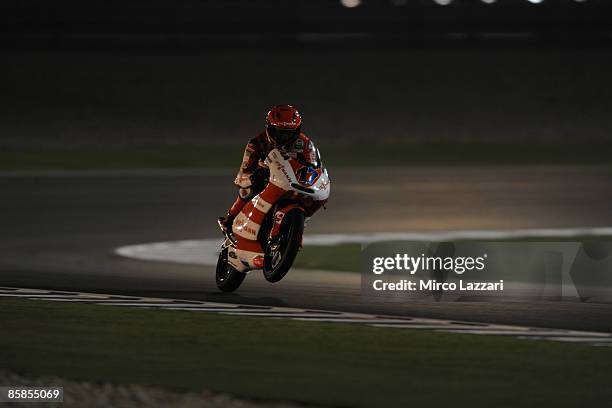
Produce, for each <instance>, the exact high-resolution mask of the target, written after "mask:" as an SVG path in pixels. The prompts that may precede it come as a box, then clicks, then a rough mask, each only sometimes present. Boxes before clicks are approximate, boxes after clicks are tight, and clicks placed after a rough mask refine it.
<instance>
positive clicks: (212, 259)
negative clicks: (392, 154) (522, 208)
mask: <svg viewBox="0 0 612 408" xmlns="http://www.w3.org/2000/svg"><path fill="white" fill-rule="evenodd" d="M595 235H612V227H602V228H539V229H516V230H457V231H439V232H386V233H376V234H310V235H305V236H304V244H305V245H338V244H346V243H357V244H367V243H371V242H381V241H449V240H450V241H452V240H457V239H483V240H487V239H512V238H535V237H551V238H571V237H578V236H595ZM221 241H222V239H221V238H209V239H199V240H183V241H166V242H152V243H147V244H138V245H128V246H123V247H119V248H116V249H115V251H114V252H115V254H117V255H120V256H123V257H127V258H133V259H140V260H147V261H159V262H172V263H180V264H194V265H209V266H210V265H216V264H217V254H218V251H219V247H220V245H221Z"/></svg>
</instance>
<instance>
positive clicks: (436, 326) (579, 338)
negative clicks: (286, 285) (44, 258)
mask: <svg viewBox="0 0 612 408" xmlns="http://www.w3.org/2000/svg"><path fill="white" fill-rule="evenodd" d="M61 293H62V292H54V291H45V290H41V289H23V288H0V301H1V300H2V299H14V298H23V299H29V300H32V301H36V300H38V301H41V300H47V301H54V302H80V303H87V304H97V305H106V306H118V307H140V308H155V309H164V310H181V311H191V312H201V313H216V314H224V315H231V316H251V317H265V318H284V319H290V320H299V321H310V322H329V323H353V324H365V325H368V326H373V327H380V328H395V329H413V330H432V331H437V332H445V333H460V334H478V335H489V336H491V335H493V336H513V337H516V338H518V339H537V340H549V341H560V342H570V343H587V344H592V345H597V346H610V345H612V334H609V333H598V332H587V331H579V330H562V329H541V328H532V327H524V326H512V325H500V324H486V323H479V322H464V321H450V320H441V319H428V318H410V317H406V318H397V317H384V316H375V315H370V314H362V313H344V312H333V311H325V310H307V309H299V308H289V307H274V306H257V305H241V304H231V303H230V304H226V303H217V302H204V301H202V302H200V301H189V302H185V301H181V300H178V299H163V298H134V297H125V300H127V301H124V299H122V298H121V297H120V296H116V295H104V294H92V293H66V294H65V295H62V294H61Z"/></svg>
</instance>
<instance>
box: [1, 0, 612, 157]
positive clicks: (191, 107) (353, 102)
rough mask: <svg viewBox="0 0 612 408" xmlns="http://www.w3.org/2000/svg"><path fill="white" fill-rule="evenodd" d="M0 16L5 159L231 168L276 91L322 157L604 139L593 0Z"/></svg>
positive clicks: (38, 7) (560, 150) (147, 6)
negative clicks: (292, 109) (296, 115)
mask: <svg viewBox="0 0 612 408" xmlns="http://www.w3.org/2000/svg"><path fill="white" fill-rule="evenodd" d="M0 22H1V23H0V46H1V47H2V64H0V77H1V78H2V79H1V80H0V106H2V109H1V110H0V135H1V137H0V157H1V158H2V160H0V162H1V163H2V165H1V167H2V168H5V169H6V168H9V169H11V168H41V167H42V168H48V167H51V168H80V167H106V166H119V167H133V166H144V167H157V166H162V167H201V166H204V167H207V166H211V165H215V166H217V165H222V166H226V165H231V166H235V165H237V164H238V163H239V161H240V155H241V148H242V145H244V143H245V142H246V141H247V140H248V138H250V137H252V136H254V134H255V133H256V132H258V131H259V130H260V129H261V128H262V125H263V118H264V114H265V112H266V110H267V108H268V107H269V106H270V105H273V104H277V103H292V104H295V105H297V106H298V107H299V108H300V109H301V110H302V113H303V116H304V118H305V128H304V130H305V131H306V132H307V133H308V134H309V135H311V136H312V137H314V138H315V140H317V141H318V143H319V145H320V147H321V150H322V151H323V152H324V159H325V158H327V159H329V160H331V161H335V162H336V163H335V164H344V163H354V162H355V161H361V160H362V159H366V158H367V157H368V152H369V154H371V155H373V156H374V157H375V159H373V160H372V163H374V164H375V163H376V162H377V161H384V160H385V156H389V158H388V160H390V163H391V164H411V163H417V164H428V163H434V164H445V163H454V162H460V163H466V164H471V163H472V162H482V161H490V162H493V163H498V162H500V160H501V161H502V162H503V161H504V160H506V161H510V162H513V161H518V162H529V163H541V162H564V163H565V162H575V161H577V162H593V163H595V162H598V163H599V162H609V157H610V153H611V152H612V149H611V148H610V144H611V143H612V136H611V134H612V115H610V100H611V97H612V78H611V76H610V72H612V55H611V54H610V45H612V4H610V2H608V1H605V0H582V1H575V0H529V1H528V0H497V1H495V0H410V1H407V0H378V1H375V0H363V1H361V0H342V1H339V0H273V1H272V0H271V1H248V0H231V1H229V0H223V1H213V0H209V1H203V0H181V1H169V0H121V1H115V0H110V1H108V0H105V1H101V0H93V1H88V2H80V1H75V0H56V1H53V2H48V1H43V0H29V1H3V2H2V3H1V4H0ZM357 140H359V141H366V145H367V146H368V147H367V148H366V147H365V145H364V144H362V143H357V142H356V141H357ZM169 145H172V146H169ZM509 145H510V146H509ZM560 146H561V147H560ZM563 146H565V147H563ZM377 148H378V150H377ZM508 149H509V150H508ZM513 149H514V150H513ZM108 151H112V152H113V155H112V156H108V157H107V156H99V155H98V154H99V153H100V152H108ZM66 152H73V153H74V154H65V153H66ZM325 152H327V156H325ZM508 152H510V153H508ZM530 152H531V153H530ZM347 153H348V154H347ZM117 155H123V156H121V158H117ZM491 155H493V156H499V157H491ZM504 155H506V156H507V157H506V156H504ZM101 157H104V158H105V160H102V159H101Z"/></svg>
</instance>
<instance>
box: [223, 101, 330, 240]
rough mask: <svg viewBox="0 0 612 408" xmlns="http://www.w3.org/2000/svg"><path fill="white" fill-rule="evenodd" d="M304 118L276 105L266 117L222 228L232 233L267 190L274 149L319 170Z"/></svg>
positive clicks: (244, 161)
mask: <svg viewBox="0 0 612 408" xmlns="http://www.w3.org/2000/svg"><path fill="white" fill-rule="evenodd" d="M301 126H302V117H301V115H300V113H299V111H298V110H297V108H296V107H294V106H292V105H276V106H273V107H272V109H270V111H269V112H268V114H267V115H266V127H265V130H264V131H263V132H261V133H259V134H258V135H257V136H255V137H254V138H252V139H251V140H250V141H249V142H248V143H247V145H246V147H245V149H244V155H243V158H242V164H241V165H240V169H239V171H238V175H237V176H236V179H235V180H234V184H235V185H236V186H237V187H238V188H239V193H238V197H237V198H236V200H235V201H234V203H233V204H232V206H231V207H230V209H229V211H228V212H227V214H226V216H225V217H220V218H219V221H218V222H219V225H220V226H221V228H223V229H224V230H225V231H227V232H231V230H232V223H233V221H234V218H236V216H237V215H238V214H239V213H240V211H241V210H242V208H243V207H244V206H245V205H246V203H247V202H249V201H250V200H251V199H252V198H253V197H254V196H255V195H256V194H258V193H259V192H261V191H262V190H263V189H264V188H265V183H266V181H267V176H266V175H267V166H266V164H265V162H264V160H265V159H266V157H267V156H268V154H269V153H270V151H271V150H272V149H279V150H281V151H282V152H283V153H285V154H287V155H289V156H291V157H293V158H295V159H297V160H300V161H303V162H304V164H308V165H314V166H318V161H319V158H318V152H317V149H316V147H315V146H314V144H313V143H312V141H311V140H310V138H309V137H308V136H306V135H305V134H304V133H302V132H301Z"/></svg>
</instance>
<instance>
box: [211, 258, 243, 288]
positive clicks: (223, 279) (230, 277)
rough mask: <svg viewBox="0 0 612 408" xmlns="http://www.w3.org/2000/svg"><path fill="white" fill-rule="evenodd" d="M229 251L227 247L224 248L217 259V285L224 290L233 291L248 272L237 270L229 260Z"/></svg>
mask: <svg viewBox="0 0 612 408" xmlns="http://www.w3.org/2000/svg"><path fill="white" fill-rule="evenodd" d="M227 251H228V250H227V248H224V249H223V250H222V251H221V253H220V254H219V260H218V261H217V273H216V280H217V287H218V288H219V289H220V290H221V291H223V292H233V291H235V290H236V289H238V287H239V286H240V285H241V284H242V281H243V280H244V278H245V277H246V273H242V272H239V271H237V270H236V268H234V267H233V266H232V265H230V264H229V262H227Z"/></svg>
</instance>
